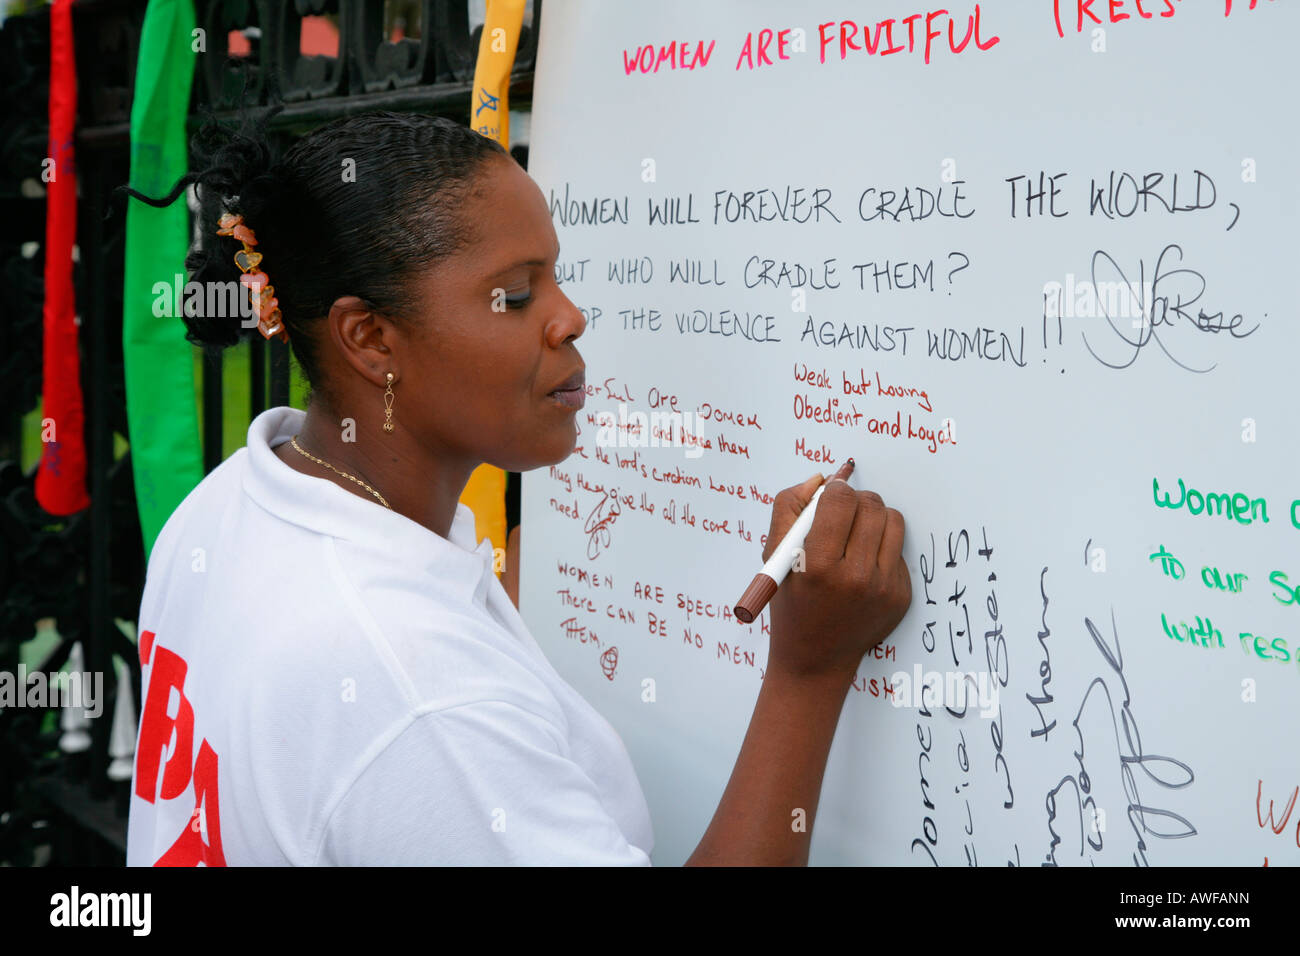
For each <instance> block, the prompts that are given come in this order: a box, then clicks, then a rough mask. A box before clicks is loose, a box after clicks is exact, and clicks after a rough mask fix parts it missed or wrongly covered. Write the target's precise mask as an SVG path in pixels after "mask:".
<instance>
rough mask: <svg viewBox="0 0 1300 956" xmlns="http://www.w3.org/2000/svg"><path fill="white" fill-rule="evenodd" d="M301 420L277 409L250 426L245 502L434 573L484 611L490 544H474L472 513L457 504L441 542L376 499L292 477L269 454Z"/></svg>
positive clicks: (297, 475) (298, 412)
mask: <svg viewBox="0 0 1300 956" xmlns="http://www.w3.org/2000/svg"><path fill="white" fill-rule="evenodd" d="M306 417H307V413H306V412H304V411H301V410H300V409H296V408H289V407H287V406H280V407H277V408H268V409H267V410H266V411H264V412H262V413H261V414H260V415H258V416H257V417H256V418H255V419H253V422H252V424H250V425H249V426H248V445H247V450H248V467H247V468H246V469H245V471H244V481H243V484H244V491H245V492H246V493H247V494H248V496H249V497H250V498H252V499H253V500H254V501H255V502H257V503H258V504H259V505H261V506H262V507H263V508H265V509H266V510H267V511H268V512H270V513H271V514H272V515H274V516H276V517H277V518H280V519H281V520H283V521H287V522H289V523H290V524H295V525H298V526H299V527H302V528H306V529H307V530H309V531H315V532H317V533H319V534H326V535H330V536H332V537H335V538H341V539H343V540H346V541H349V542H352V543H353V544H355V545H357V546H358V547H360V548H361V549H363V550H364V551H366V552H369V553H371V554H372V555H373V556H374V557H376V558H378V559H380V560H383V561H385V562H386V563H390V564H391V565H392V566H393V567H394V568H395V569H398V568H401V569H409V570H410V571H413V572H416V573H430V574H434V575H436V576H437V578H438V580H439V582H440V584H441V585H442V586H443V587H446V588H450V589H451V590H452V592H453V593H454V594H456V595H458V596H460V597H462V598H464V599H465V600H466V601H473V602H475V603H477V604H480V605H485V602H486V599H487V592H488V588H489V587H490V586H491V584H492V580H493V578H494V577H495V572H494V570H493V561H492V559H493V551H492V540H491V539H490V538H484V539H483V540H482V541H480V542H477V543H476V534H475V525H474V513H473V512H472V511H471V510H470V509H469V508H468V507H467V506H466V505H464V504H460V503H458V504H457V505H456V514H455V517H454V518H453V519H452V522H451V528H450V530H449V533H448V537H446V538H444V537H442V536H440V535H437V534H434V533H433V532H432V531H430V530H429V529H428V528H426V527H424V525H422V524H419V523H418V522H415V521H412V520H411V519H410V518H408V517H406V516H405V515H402V514H399V513H397V512H396V511H392V510H390V509H388V508H385V507H384V506H383V505H381V504H380V503H379V502H378V501H376V500H374V499H373V498H370V499H367V498H363V497H361V496H360V495H355V494H352V493H351V492H348V491H345V490H344V489H342V488H340V487H339V486H338V485H336V484H335V483H334V482H332V481H330V480H328V479H326V478H314V477H312V476H310V475H305V474H303V473H302V472H299V471H295V470H294V469H292V468H290V467H289V466H288V465H286V464H285V463H284V462H282V461H281V460H280V459H279V458H278V457H276V455H275V453H274V452H273V451H272V449H273V448H275V447H276V446H277V445H279V444H281V443H283V442H286V441H288V440H289V439H290V438H291V437H292V436H294V435H297V434H298V432H299V431H300V430H301V428H302V425H303V421H304V419H306ZM381 491H382V489H381Z"/></svg>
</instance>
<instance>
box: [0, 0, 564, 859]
mask: <svg viewBox="0 0 1300 956" xmlns="http://www.w3.org/2000/svg"><path fill="white" fill-rule="evenodd" d="M145 7H146V2H145V0H79V2H77V3H76V4H75V5H74V6H73V30H74V35H75V42H76V66H77V76H78V111H79V113H78V119H77V134H76V143H75V146H76V153H77V160H78V183H79V190H80V192H79V197H78V222H77V243H78V252H79V256H77V257H76V258H77V260H78V261H77V263H76V266H75V272H74V281H75V285H76V296H77V308H78V315H79V326H80V339H81V341H80V348H81V375H82V393H83V396H84V402H85V408H86V433H85V440H86V452H87V460H88V473H87V479H88V485H89V492H90V498H91V505H90V507H89V508H87V509H85V510H84V511H82V512H78V513H76V514H73V515H70V516H68V517H56V516H52V515H50V514H48V513H46V512H45V511H43V510H42V509H41V508H40V506H39V505H38V504H37V503H36V500H35V497H34V494H33V485H34V475H35V467H34V462H32V461H30V459H33V458H34V457H35V455H34V452H33V450H32V447H31V445H32V441H31V439H30V431H31V429H30V424H31V422H32V420H33V418H32V416H33V415H35V416H36V418H37V420H38V419H39V412H36V411H35V410H36V409H37V407H38V405H39V401H40V390H41V371H40V370H41V333H42V320H41V307H42V301H43V280H42V276H43V272H42V269H43V245H44V238H45V225H44V223H45V201H44V193H43V189H42V187H41V185H40V175H39V171H40V169H41V162H42V160H43V159H44V157H45V154H46V150H47V139H48V132H47V104H48V95H49V61H50V53H49V10H48V7H40V8H37V9H35V10H33V11H31V12H27V13H21V14H17V15H15V14H13V12H12V7H11V15H10V16H9V17H7V18H6V19H5V21H4V23H3V25H2V26H0V73H2V74H3V79H4V89H5V91H6V94H7V95H6V97H5V103H4V107H3V113H0V215H3V219H4V222H5V229H4V230H3V231H0V277H2V278H3V280H4V282H5V289H4V294H3V295H0V675H5V674H7V675H10V678H11V681H16V679H17V677H18V676H19V675H21V674H23V673H24V672H25V673H28V674H31V673H35V672H37V671H39V672H40V673H42V674H45V675H49V674H52V673H54V672H56V671H59V670H60V669H64V670H76V671H81V670H84V671H85V672H87V673H90V674H101V675H103V693H102V698H101V700H102V712H101V713H100V715H99V716H98V717H97V718H94V719H91V720H87V721H84V726H83V725H82V724H83V721H81V720H78V719H77V718H76V716H75V715H69V714H68V713H63V712H60V709H59V708H58V707H57V706H40V705H38V706H34V707H29V706H4V704H3V700H4V698H3V697H0V708H2V709H0V864H10V865H32V864H40V863H55V864H92V865H94V864H102V865H120V864H121V863H123V862H124V861H125V851H126V811H127V806H128V801H129V787H130V760H129V756H128V757H124V755H123V754H122V753H120V752H113V750H114V748H113V747H112V746H111V739H112V736H113V735H112V733H111V729H112V721H113V714H114V712H115V709H116V704H117V698H118V696H119V694H123V695H124V694H125V693H126V688H127V684H126V683H124V682H122V681H121V680H120V679H119V674H120V673H126V674H132V675H134V674H137V673H138V670H137V669H136V666H137V665H136V660H137V658H136V651H135V645H134V643H133V641H134V621H135V619H136V615H137V613H138V611H139V602H140V595H141V592H142V590H143V586H144V570H145V555H144V550H143V541H142V536H141V529H140V524H139V518H138V514H137V511H136V500H135V488H134V482H133V478H132V471H131V464H130V423H129V422H128V421H127V416H126V401H125V385H124V375H123V361H122V276H123V248H124V226H125V216H123V215H116V216H110V217H109V218H108V219H107V220H106V218H105V214H106V213H107V212H109V203H110V193H111V192H112V190H113V189H114V188H115V187H116V186H118V185H120V184H122V183H125V182H126V181H127V179H128V174H129V168H128V161H129V146H130V143H129V140H130V110H131V102H132V94H133V85H134V77H135V65H136V59H137V55H138V52H139V44H140V33H141V27H142V24H143V21H144V14H145ZM476 7H477V9H478V13H477V17H476V16H475V8H476ZM482 8H483V3H482V0H479V2H478V3H477V4H476V3H474V2H468V3H467V2H465V0H459V2H456V0H208V2H204V0H199V2H197V3H196V11H195V12H196V17H197V21H196V22H197V24H198V27H199V29H200V30H201V31H202V35H203V39H204V43H203V45H204V47H205V49H204V50H203V51H202V52H201V53H200V54H199V56H198V58H197V65H196V75H195V77H194V83H193V87H192V89H193V92H192V98H191V104H190V117H189V122H190V126H191V128H193V127H194V126H196V125H197V122H198V110H199V108H200V107H201V106H204V105H206V106H209V107H211V108H212V109H214V110H216V111H217V113H218V115H219V116H223V115H227V116H230V117H232V118H233V114H234V111H235V109H236V107H237V105H238V102H239V100H240V98H241V96H242V97H243V99H244V102H245V103H251V104H255V105H258V106H270V105H273V104H283V109H282V110H281V111H280V112H278V113H276V114H275V115H274V116H273V117H272V118H271V120H270V122H269V124H268V131H269V132H270V134H271V135H272V138H273V145H274V146H275V148H276V149H278V150H280V151H283V149H285V148H287V146H288V145H289V144H290V143H292V142H293V140H294V139H295V138H297V137H299V136H301V135H303V134H304V133H306V132H308V131H310V130H311V129H313V128H315V127H316V126H319V125H321V124H322V123H325V122H328V121H329V120H331V119H334V118H337V117H339V116H343V115H347V114H350V113H354V112H358V111H362V110H367V109H389V110H410V111H419V112H424V113H432V114H439V115H445V116H449V117H451V118H455V119H460V120H465V119H467V118H468V117H469V115H470V109H471V103H470V95H471V83H472V80H473V72H474V65H475V58H476V55H477V50H478V41H479V33H480V31H481V22H482ZM540 8H541V0H536V2H535V3H530V4H529V8H528V10H527V12H526V13H525V20H524V32H523V34H522V35H521V37H520V42H519V50H518V53H517V55H516V59H515V72H514V75H513V77H512V80H511V88H510V103H511V106H512V108H515V107H523V108H525V109H526V108H527V106H528V105H529V103H530V101H531V96H532V70H533V62H534V59H535V56H536V49H537V33H536V30H535V29H534V27H533V25H534V24H535V23H538V22H540ZM476 20H477V21H478V22H477V23H476V22H475V21H476ZM329 35H332V36H336V37H337V41H336V44H335V45H334V47H333V49H332V55H331V51H329V50H326V51H325V52H322V51H321V43H320V42H319V41H320V38H321V37H322V36H329ZM309 40H310V42H309ZM268 77H270V78H271V81H269V82H268ZM512 152H514V153H515V155H516V158H518V159H520V161H521V162H524V163H525V164H526V160H527V147H526V146H516V147H515V148H513V149H512ZM177 334H178V335H181V334H183V333H182V332H181V331H180V330H179V329H178V332H177ZM247 348H248V350H249V363H250V366H249V367H250V373H249V377H248V389H249V395H248V409H249V417H250V420H251V416H254V415H256V414H258V413H259V412H261V411H262V410H264V409H266V408H268V407H271V406H275V405H286V404H289V397H290V357H289V350H288V347H287V346H286V345H284V344H282V343H280V342H279V341H278V340H276V341H273V342H270V343H267V342H264V341H261V340H257V341H255V342H253V343H250V344H249V345H248V346H247ZM223 372H224V368H223V360H222V358H221V356H220V355H215V356H205V357H204V359H203V365H202V440H203V449H204V467H205V470H206V471H210V470H211V469H212V468H214V467H216V465H218V464H219V463H220V462H221V460H222V458H223V444H224V442H225V441H226V439H227V438H228V437H229V436H227V435H225V434H223V400H224V399H225V397H228V396H229V390H228V389H226V388H224V387H223V386H224V384H225V382H224V381H223ZM25 423H26V425H27V426H28V427H27V428H26V429H25ZM244 424H245V427H246V423H244ZM241 435H242V432H241ZM234 437H235V438H236V439H238V438H239V437H240V436H239V435H236V436H234ZM25 445H26V448H25ZM512 485H513V486H514V487H515V488H516V489H517V483H515V482H512ZM516 493H517V492H516ZM517 509H518V505H517V499H516V500H515V501H514V502H511V503H510V504H509V505H508V520H509V523H511V524H514V523H517V521H518V517H517V516H518V510H517ZM69 665H70V666H69ZM119 668H121V670H119ZM129 683H130V687H129V690H130V694H131V702H132V705H133V709H132V711H131V713H132V714H137V715H138V714H139V712H140V688H139V686H138V682H137V681H135V680H132V681H130V682H129ZM10 686H11V687H13V686H16V685H15V683H11V685H10ZM17 690H18V693H20V694H21V693H24V689H23V688H21V687H18V688H17ZM27 696H28V697H30V696H31V695H30V694H28V695H27ZM23 702H24V701H23V700H20V701H19V703H20V704H21V703H23ZM133 733H134V731H133V730H132V736H133ZM124 771H125V776H124V775H123V774H124Z"/></svg>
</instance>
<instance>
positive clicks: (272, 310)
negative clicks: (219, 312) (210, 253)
mask: <svg viewBox="0 0 1300 956" xmlns="http://www.w3.org/2000/svg"><path fill="white" fill-rule="evenodd" d="M217 226H218V229H217V235H218V236H231V237H232V238H235V239H238V240H239V241H240V242H242V243H243V244H244V248H243V249H241V250H239V252H236V253H235V265H237V266H238V267H239V271H240V272H241V273H242V275H240V277H239V281H240V283H241V284H242V285H243V286H245V287H246V288H247V289H248V290H249V293H250V295H251V296H252V300H253V309H254V311H255V312H256V313H257V329H258V331H259V332H261V333H262V337H263V338H267V339H269V338H271V337H272V336H279V338H280V341H281V342H288V341H289V330H288V329H286V328H285V327H284V317H283V316H282V315H281V314H280V309H279V304H280V300H279V299H277V298H275V295H274V293H275V288H274V287H273V286H271V285H269V284H268V281H269V280H268V279H267V275H266V273H265V272H263V271H262V270H261V269H259V268H257V267H258V265H259V264H260V263H261V261H262V253H260V252H255V251H253V249H251V248H250V247H251V246H255V245H257V236H255V235H254V234H253V230H252V229H250V228H249V227H248V226H246V225H244V217H243V216H242V215H232V214H230V213H224V214H223V215H222V216H221V218H220V219H218V220H217Z"/></svg>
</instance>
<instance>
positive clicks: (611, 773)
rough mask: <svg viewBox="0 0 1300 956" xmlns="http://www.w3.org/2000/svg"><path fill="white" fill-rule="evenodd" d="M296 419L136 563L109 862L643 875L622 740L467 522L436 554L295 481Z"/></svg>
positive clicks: (431, 545)
mask: <svg viewBox="0 0 1300 956" xmlns="http://www.w3.org/2000/svg"><path fill="white" fill-rule="evenodd" d="M304 417H305V415H304V413H303V412H301V411H298V410H296V409H292V408H272V409H269V410H267V411H265V412H263V413H262V414H261V415H258V416H257V418H256V419H255V420H254V421H253V423H252V424H251V425H250V426H249V429H248V445H247V447H246V448H242V449H240V450H239V451H237V452H236V453H235V454H233V455H232V456H231V457H230V458H229V459H228V460H226V461H225V462H223V463H222V464H221V465H220V466H219V467H218V468H216V469H215V470H214V471H213V472H212V473H211V474H210V475H208V476H207V477H206V478H204V479H203V481H202V482H200V483H199V485H198V487H196V488H195V489H194V490H193V491H192V492H191V493H190V494H189V496H187V497H186V499H185V500H184V501H183V502H182V503H181V505H180V506H179V507H178V508H177V509H176V511H175V513H173V514H172V516H171V518H170V519H169V520H168V521H167V524H166V525H165V527H164V528H163V530H162V532H161V534H160V535H159V537H158V539H157V542H156V544H155V546H154V550H153V553H152V555H151V556H150V559H149V569H148V574H147V577H146V581H145V589H144V595H143V599H142V602H141V606H140V620H139V631H140V641H139V644H140V657H141V666H142V670H143V681H142V684H141V686H142V687H143V688H144V691H143V695H142V701H143V710H142V714H141V721H140V732H139V735H138V739H137V748H136V765H135V774H134V779H133V781H132V795H131V808H130V818H129V823H128V832H127V843H128V846H127V864H128V865H131V866H148V865H151V864H154V865H156V864H163V865H170V864H178V865H195V864H198V863H200V862H201V863H203V864H205V865H220V864H228V865H286V864H287V865H345V866H354V865H387V864H582V865H605V864H648V863H649V862H650V860H649V855H650V852H651V850H652V848H653V846H654V838H653V835H652V832H651V826H650V814H649V811H648V809H647V807H646V803H645V797H644V795H643V794H642V792H641V787H640V784H639V782H638V780H637V777H636V773H635V771H634V770H633V767H632V763H631V760H630V759H629V758H628V754H627V751H626V749H625V748H624V746H623V743H622V741H621V740H620V739H619V737H618V734H617V733H616V732H615V731H614V729H613V727H611V726H610V725H609V723H608V722H607V721H606V720H605V719H604V718H603V717H601V716H600V715H599V714H598V713H597V712H596V711H595V710H594V709H593V708H592V707H591V705H589V704H588V703H587V702H586V701H585V700H583V699H582V698H581V697H580V696H579V695H578V693H577V692H576V691H575V690H573V688H571V687H570V686H569V685H568V684H566V683H565V682H564V681H563V680H562V679H561V678H560V676H559V675H558V674H557V673H556V672H555V670H554V668H552V667H551V665H550V663H549V662H548V661H547V660H546V658H545V656H544V655H543V654H542V652H541V649H540V648H539V647H538V646H537V643H536V641H534V640H533V638H532V636H531V635H530V634H529V633H528V629H527V628H526V627H525V625H524V622H523V620H522V619H521V618H520V617H519V614H518V612H517V611H516V610H515V607H514V605H513V604H512V603H511V602H510V598H509V597H508V596H507V595H506V593H505V591H504V589H503V588H502V587H501V584H500V582H499V581H498V580H497V577H496V575H495V574H494V573H493V569H492V544H491V541H490V540H486V539H485V540H484V541H483V542H482V543H480V544H479V545H478V546H477V547H476V546H475V542H474V518H473V514H472V513H471V512H470V510H469V509H468V508H466V507H465V506H464V505H459V506H458V508H457V512H456V517H455V521H454V523H453V524H452V527H451V532H450V536H449V537H450V540H448V539H445V538H442V537H440V536H438V535H436V534H434V533H433V532H432V531H430V530H428V529H427V528H425V527H423V526H422V525H420V524H417V523H416V522H414V521H412V520H410V519H409V518H406V517H404V516H402V515H400V514H398V513H396V512H394V511H389V510H388V509H386V508H384V507H383V506H382V505H381V504H380V503H379V502H377V501H373V500H370V501H368V500H366V499H365V498H362V497H360V496H358V495H355V494H352V493H350V492H348V491H345V490H344V489H342V488H340V487H339V486H338V485H336V484H334V483H333V482H332V481H328V480H325V479H323V478H315V477H311V476H309V475H305V474H302V473H300V472H297V471H295V470H293V469H292V468H290V467H289V466H288V465H286V464H285V463H284V462H282V461H280V460H279V459H278V458H277V457H276V456H275V455H274V454H273V453H272V451H271V449H272V448H274V447H275V446H276V445H278V444H280V443H281V442H284V441H287V440H288V439H289V437H290V436H291V435H295V434H297V432H298V431H299V429H300V428H301V426H302V422H303V418H304ZM381 490H382V489H381Z"/></svg>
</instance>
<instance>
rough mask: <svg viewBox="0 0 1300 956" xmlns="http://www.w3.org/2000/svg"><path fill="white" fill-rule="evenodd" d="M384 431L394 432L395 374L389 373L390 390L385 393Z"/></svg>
mask: <svg viewBox="0 0 1300 956" xmlns="http://www.w3.org/2000/svg"><path fill="white" fill-rule="evenodd" d="M384 419H385V421H384V431H386V432H391V431H392V430H393V373H392V372H389V373H388V390H387V391H385V392H384Z"/></svg>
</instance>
